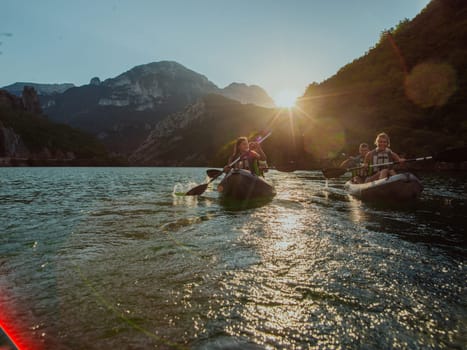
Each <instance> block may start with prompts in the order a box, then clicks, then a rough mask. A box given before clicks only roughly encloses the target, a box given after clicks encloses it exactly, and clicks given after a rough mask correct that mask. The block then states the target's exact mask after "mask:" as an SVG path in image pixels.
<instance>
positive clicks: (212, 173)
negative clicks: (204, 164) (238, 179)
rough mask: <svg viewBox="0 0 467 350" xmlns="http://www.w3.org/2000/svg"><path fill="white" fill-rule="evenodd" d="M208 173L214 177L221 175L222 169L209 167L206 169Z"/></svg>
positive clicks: (210, 176)
mask: <svg viewBox="0 0 467 350" xmlns="http://www.w3.org/2000/svg"><path fill="white" fill-rule="evenodd" d="M206 174H208V176H209V178H212V177H215V176H219V175H221V174H222V170H218V169H208V170H206Z"/></svg>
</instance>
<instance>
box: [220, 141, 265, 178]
mask: <svg viewBox="0 0 467 350" xmlns="http://www.w3.org/2000/svg"><path fill="white" fill-rule="evenodd" d="M238 157H240V160H239V161H238V162H236V163H235V164H233V166H232V167H233V168H234V169H246V170H250V171H251V173H253V174H255V175H258V176H259V175H261V171H260V168H259V165H258V161H266V154H265V153H264V151H263V149H262V148H261V145H260V144H259V143H258V142H248V138H246V137H245V136H241V137H239V138H238V139H237V141H236V142H235V146H234V150H233V153H232V155H231V156H230V157H229V161H228V164H230V163H232V162H233V161H234V160H235V159H237V158H238ZM231 169H232V168H231V167H229V166H228V165H226V166H225V167H224V172H226V173H228V172H229V171H230V170H231Z"/></svg>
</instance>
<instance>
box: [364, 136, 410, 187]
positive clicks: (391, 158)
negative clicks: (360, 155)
mask: <svg viewBox="0 0 467 350" xmlns="http://www.w3.org/2000/svg"><path fill="white" fill-rule="evenodd" d="M375 145H376V148H375V149H374V150H372V151H370V152H368V153H367V154H366V156H365V162H364V166H365V168H367V169H368V177H367V178H366V179H365V182H371V181H375V180H378V179H384V178H386V177H389V176H392V175H396V172H395V170H394V169H392V167H391V166H390V165H382V166H377V165H378V164H386V163H390V162H401V163H402V162H404V161H405V159H404V158H401V157H399V155H398V154H397V153H394V152H393V151H391V149H390V148H389V146H390V145H391V141H390V139H389V136H388V134H386V133H384V132H382V133H380V134H378V135H377V136H376V140H375Z"/></svg>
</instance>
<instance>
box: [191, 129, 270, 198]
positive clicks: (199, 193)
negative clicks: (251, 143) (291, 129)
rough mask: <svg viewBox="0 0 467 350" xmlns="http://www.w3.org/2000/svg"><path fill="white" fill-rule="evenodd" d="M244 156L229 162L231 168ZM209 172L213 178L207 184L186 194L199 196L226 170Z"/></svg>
mask: <svg viewBox="0 0 467 350" xmlns="http://www.w3.org/2000/svg"><path fill="white" fill-rule="evenodd" d="M271 134H272V131H270V132H269V133H268V134H266V136H264V137H263V138H262V139H260V140H259V141H258V143H261V142H263V141H264V140H266V139H267V138H268V137H269V136H271ZM241 157H242V156H239V157H238V158H236V159H235V160H234V161H233V162H231V163H230V164H228V167H229V168H231V167H232V166H233V165H234V164H236V163H237V162H239V161H240V159H241ZM212 170H214V171H216V173H214V172H213V171H212ZM208 172H209V173H211V175H213V176H211V175H209V173H208V176H209V177H210V178H211V180H209V181H208V182H207V183H205V184H201V185H198V186H196V187H193V188H192V189H191V190H189V191H188V192H187V193H185V195H186V196H199V195H201V194H203V193H204V191H206V189H207V188H208V185H209V184H210V183H211V182H213V181H214V180H215V179H217V178H218V177H219V176H221V175H222V174H223V173H224V172H223V171H221V170H216V169H209V170H208Z"/></svg>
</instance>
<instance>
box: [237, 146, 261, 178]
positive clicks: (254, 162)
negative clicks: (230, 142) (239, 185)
mask: <svg viewBox="0 0 467 350" xmlns="http://www.w3.org/2000/svg"><path fill="white" fill-rule="evenodd" d="M233 168H234V169H245V170H250V171H251V173H252V174H254V175H257V176H262V171H261V169H260V167H259V163H258V159H256V158H255V157H253V156H252V155H251V153H250V152H247V153H245V154H243V155H242V156H240V160H239V161H238V162H237V163H235V164H234V165H233Z"/></svg>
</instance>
